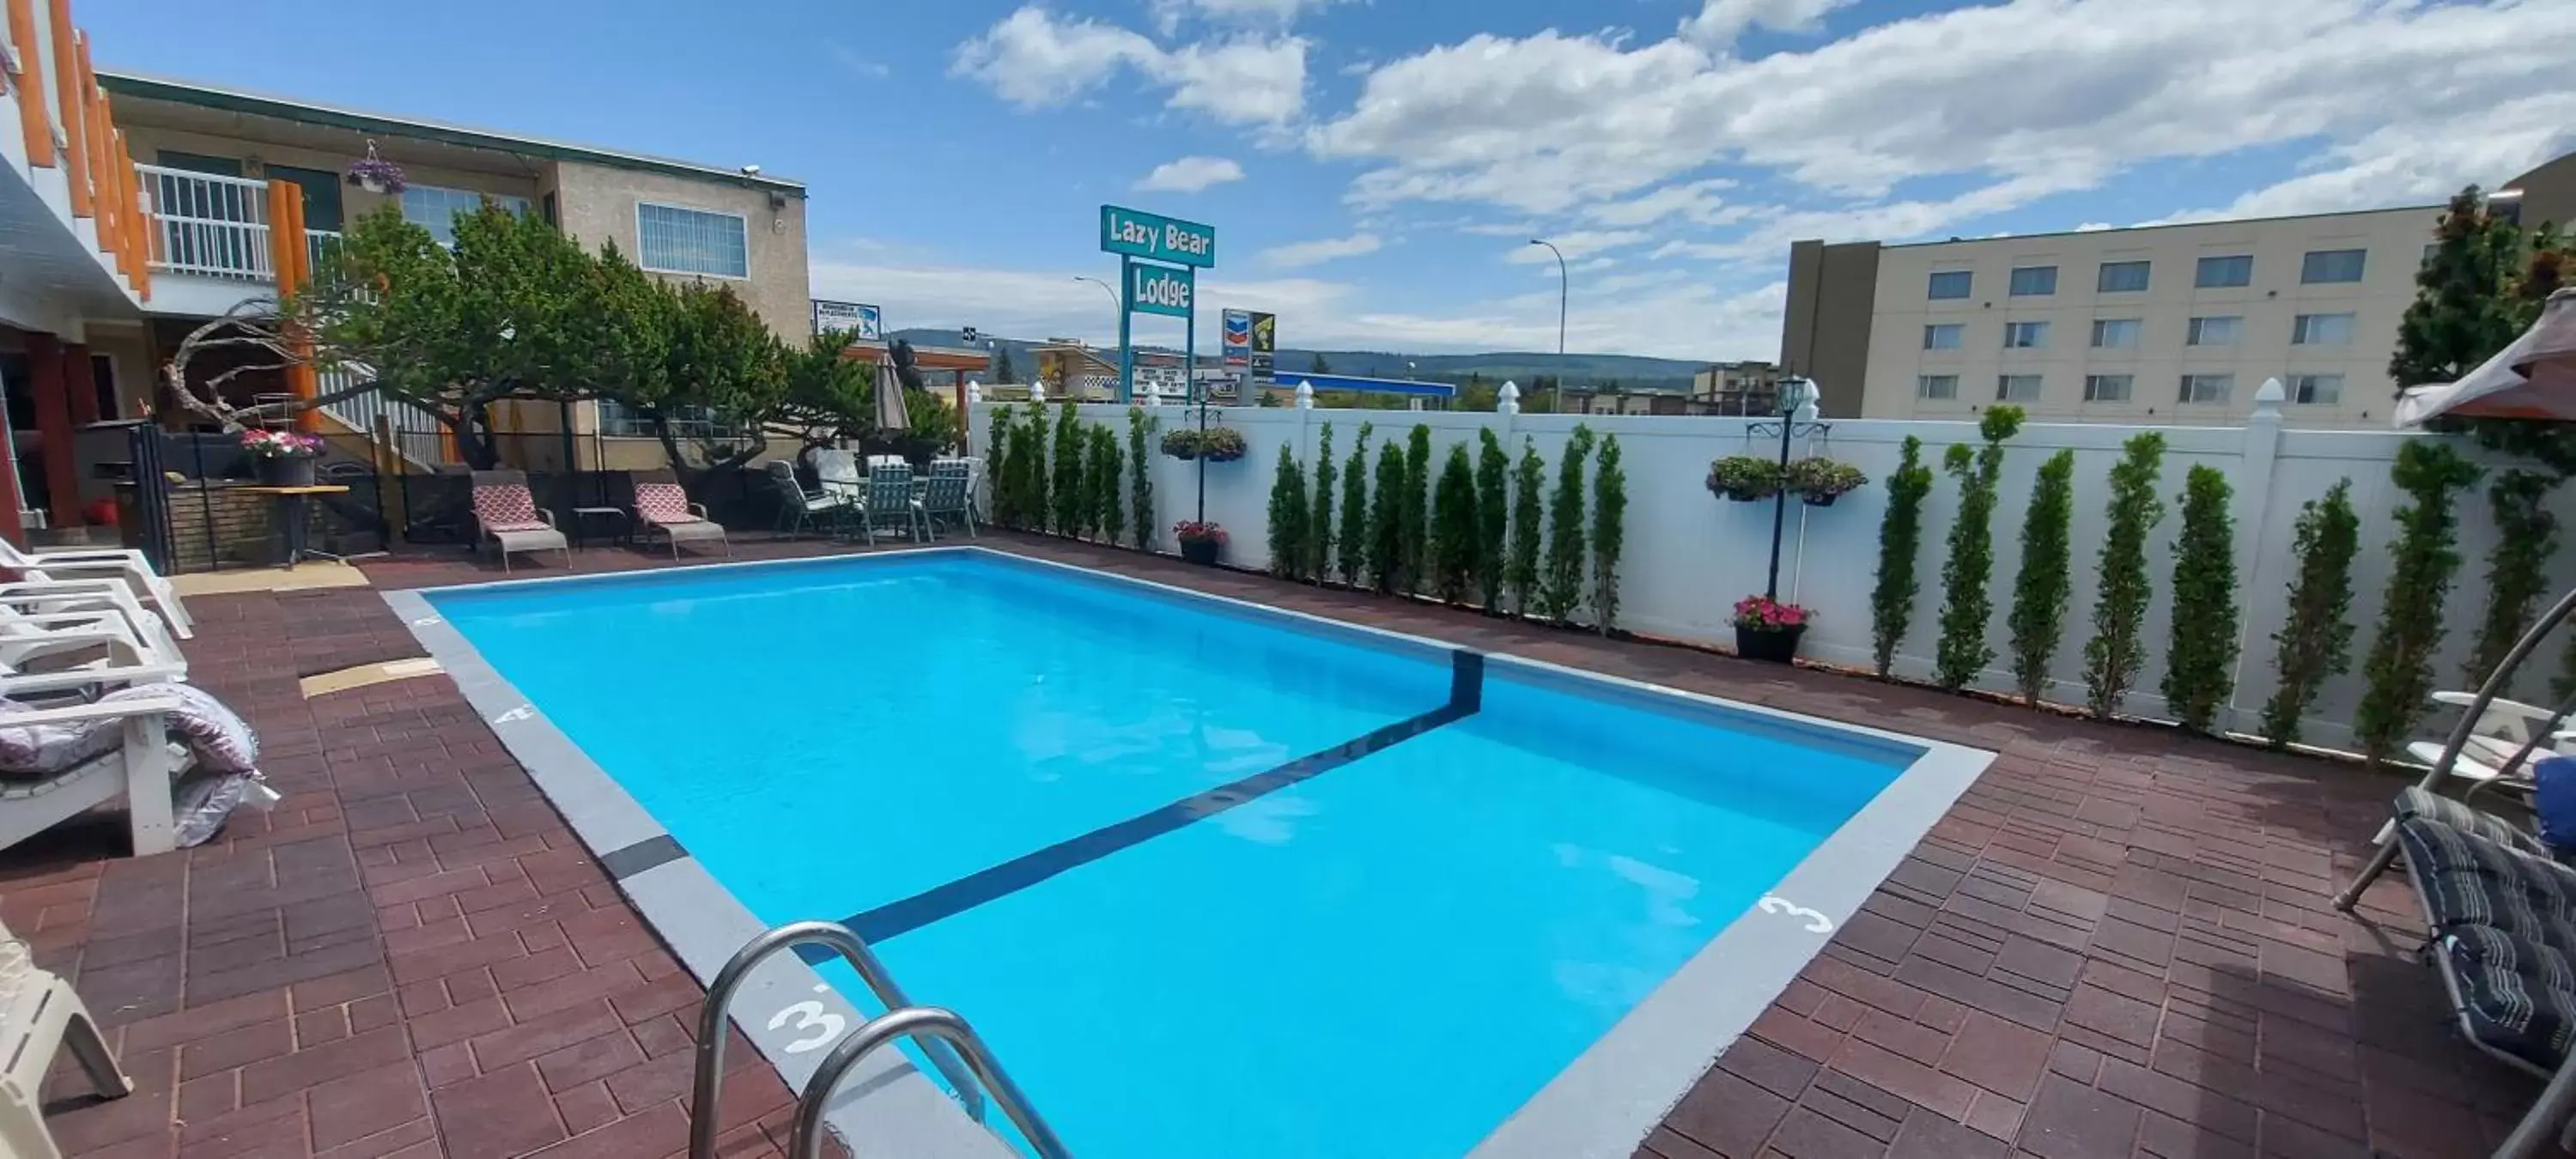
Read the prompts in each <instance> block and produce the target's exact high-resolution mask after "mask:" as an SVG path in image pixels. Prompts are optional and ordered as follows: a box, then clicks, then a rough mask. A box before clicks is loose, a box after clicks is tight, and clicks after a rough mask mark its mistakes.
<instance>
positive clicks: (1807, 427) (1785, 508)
mask: <svg viewBox="0 0 2576 1159" xmlns="http://www.w3.org/2000/svg"><path fill="white" fill-rule="evenodd" d="M1778 389H1779V398H1778V400H1777V401H1778V404H1779V409H1780V417H1779V419H1777V420H1776V421H1774V420H1768V419H1766V420H1764V421H1762V422H1758V423H1754V424H1752V425H1750V426H1748V427H1746V428H1745V433H1746V434H1749V435H1767V434H1770V433H1771V428H1772V427H1773V426H1777V427H1779V428H1780V464H1779V465H1780V473H1781V475H1782V476H1783V480H1782V482H1783V484H1784V485H1783V486H1782V487H1781V488H1780V489H1779V490H1778V491H1776V492H1774V493H1773V494H1772V496H1771V571H1770V578H1769V579H1767V580H1765V581H1763V585H1762V597H1763V598H1764V599H1768V600H1778V599H1779V598H1780V538H1781V535H1782V533H1783V532H1785V531H1786V530H1787V529H1788V525H1789V488H1788V487H1787V486H1785V483H1786V478H1785V477H1786V476H1787V475H1788V473H1789V439H1790V438H1791V436H1793V435H1805V436H1808V437H1809V438H1813V437H1815V436H1816V435H1820V434H1825V433H1827V432H1830V431H1832V430H1833V428H1834V425H1833V424H1832V423H1827V422H1817V421H1815V420H1813V419H1810V420H1808V421H1806V422H1799V421H1798V412H1799V411H1802V410H1805V409H1806V408H1807V404H1808V403H1810V402H1813V401H1815V398H1816V384H1815V383H1813V382H1809V381H1807V380H1806V379H1804V378H1801V377H1799V376H1797V375H1794V374H1792V375H1789V376H1787V377H1784V378H1782V379H1781V380H1780V385H1779V388H1778Z"/></svg>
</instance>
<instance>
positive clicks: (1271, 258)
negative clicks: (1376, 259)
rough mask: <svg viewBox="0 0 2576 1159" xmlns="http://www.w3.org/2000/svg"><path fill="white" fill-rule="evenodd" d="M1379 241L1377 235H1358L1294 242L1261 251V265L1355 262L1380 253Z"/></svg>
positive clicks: (1289, 266)
mask: <svg viewBox="0 0 2576 1159" xmlns="http://www.w3.org/2000/svg"><path fill="white" fill-rule="evenodd" d="M1379 245H1380V243H1379V241H1378V237H1377V235H1376V234H1373V233H1355V234H1352V235H1351V236H1349V237H1327V238H1317V239H1316V240H1314V241H1300V242H1291V243H1289V244H1287V245H1283V246H1273V247H1271V248H1269V249H1266V250H1263V251H1261V256H1260V259H1259V260H1260V262H1261V264H1263V265H1266V266H1276V267H1279V268H1281V269H1295V268H1297V267H1300V266H1311V265H1319V264H1321V263H1324V262H1329V261H1332V260H1334V259H1336V258H1355V257H1359V256H1360V255H1362V254H1373V253H1376V252H1377V251H1378V248H1379Z"/></svg>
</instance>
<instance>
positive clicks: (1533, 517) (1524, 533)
mask: <svg viewBox="0 0 2576 1159" xmlns="http://www.w3.org/2000/svg"><path fill="white" fill-rule="evenodd" d="M1546 481H1547V464H1546V462H1545V461H1544V460H1541V459H1540V458H1539V457H1538V440H1536V439H1533V438H1530V437H1529V436H1528V435H1523V436H1521V461H1520V465H1519V466H1517V467H1515V468H1513V470H1512V542H1511V549H1510V551H1509V552H1508V553H1507V559H1506V561H1505V563H1504V564H1503V586H1504V587H1506V588H1509V589H1511V593H1512V614H1513V615H1516V616H1526V615H1529V614H1530V612H1531V611H1533V610H1534V609H1535V608H1536V606H1537V605H1536V600H1537V594H1538V555H1539V546H1540V543H1541V537H1540V534H1539V528H1540V523H1539V488H1540V487H1542V486H1544V485H1545V484H1546Z"/></svg>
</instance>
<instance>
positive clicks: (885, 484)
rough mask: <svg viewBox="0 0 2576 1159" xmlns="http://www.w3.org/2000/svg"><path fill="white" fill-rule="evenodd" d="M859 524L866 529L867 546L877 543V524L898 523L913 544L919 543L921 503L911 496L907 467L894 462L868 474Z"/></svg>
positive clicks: (908, 468) (910, 479) (910, 474)
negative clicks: (864, 501) (864, 504)
mask: <svg viewBox="0 0 2576 1159" xmlns="http://www.w3.org/2000/svg"><path fill="white" fill-rule="evenodd" d="M859 521H860V522H861V523H862V524H863V525H865V527H866V528H867V535H868V543H869V544H870V545H871V546H873V545H874V544H875V543H876V541H877V525H878V524H881V523H900V524H902V525H903V527H904V529H905V530H906V531H907V532H908V533H909V534H911V536H912V539H913V542H915V543H919V542H921V540H922V537H923V534H924V531H923V526H922V524H923V521H922V517H921V500H920V499H919V498H918V497H916V496H914V495H913V493H912V468H911V467H909V466H905V465H903V464H901V463H897V464H895V465H893V466H890V467H876V468H873V469H871V470H870V471H869V472H868V496H867V504H866V506H865V508H863V509H862V510H861V511H860V513H859Z"/></svg>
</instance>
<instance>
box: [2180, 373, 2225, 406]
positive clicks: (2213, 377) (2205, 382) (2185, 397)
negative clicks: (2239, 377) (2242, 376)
mask: <svg viewBox="0 0 2576 1159" xmlns="http://www.w3.org/2000/svg"><path fill="white" fill-rule="evenodd" d="M2234 393H2236V376H2235V375H2233V374H2186V375H2184V376H2182V401H2184V402H2214V403H2224V402H2226V401H2227V396H2229V395H2231V394H2234Z"/></svg>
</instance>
